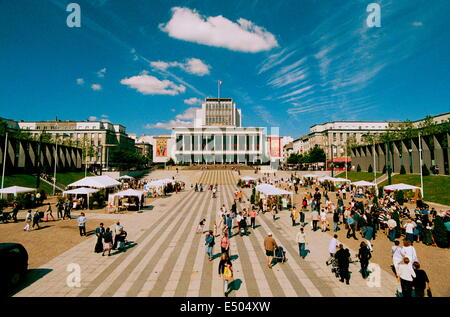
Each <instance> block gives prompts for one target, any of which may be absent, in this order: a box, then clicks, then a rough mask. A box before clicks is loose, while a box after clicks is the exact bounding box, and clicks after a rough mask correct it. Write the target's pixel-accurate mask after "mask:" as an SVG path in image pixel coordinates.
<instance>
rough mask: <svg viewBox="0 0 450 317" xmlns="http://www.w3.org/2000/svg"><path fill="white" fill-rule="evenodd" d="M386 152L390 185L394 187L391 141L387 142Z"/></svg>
mask: <svg viewBox="0 0 450 317" xmlns="http://www.w3.org/2000/svg"><path fill="white" fill-rule="evenodd" d="M386 152H387V173H388V183H389V185H392V175H391V173H392V170H391V144H390V142H389V140H388V141H387V142H386Z"/></svg>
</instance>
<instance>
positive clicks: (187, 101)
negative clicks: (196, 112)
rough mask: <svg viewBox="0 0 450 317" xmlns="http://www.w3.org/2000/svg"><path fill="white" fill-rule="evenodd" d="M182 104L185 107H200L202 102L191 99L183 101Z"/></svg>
mask: <svg viewBox="0 0 450 317" xmlns="http://www.w3.org/2000/svg"><path fill="white" fill-rule="evenodd" d="M184 103H185V104H187V105H201V104H202V101H201V100H200V99H198V98H195V97H192V98H189V99H184Z"/></svg>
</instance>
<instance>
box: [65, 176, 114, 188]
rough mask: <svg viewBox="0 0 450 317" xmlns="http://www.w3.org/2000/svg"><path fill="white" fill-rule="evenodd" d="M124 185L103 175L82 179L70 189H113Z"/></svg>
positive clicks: (70, 185) (71, 185)
mask: <svg viewBox="0 0 450 317" xmlns="http://www.w3.org/2000/svg"><path fill="white" fill-rule="evenodd" d="M120 185H122V184H121V183H120V182H118V181H116V180H115V179H114V178H112V177H110V176H107V175H101V176H88V177H85V178H82V179H80V180H78V181H76V182H74V183H72V184H69V185H68V186H69V187H93V188H111V187H116V186H120Z"/></svg>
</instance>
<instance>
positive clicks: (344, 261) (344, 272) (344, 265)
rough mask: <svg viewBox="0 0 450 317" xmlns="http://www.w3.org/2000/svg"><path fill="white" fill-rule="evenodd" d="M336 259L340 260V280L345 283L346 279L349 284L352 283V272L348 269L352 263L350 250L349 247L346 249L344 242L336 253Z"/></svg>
mask: <svg viewBox="0 0 450 317" xmlns="http://www.w3.org/2000/svg"><path fill="white" fill-rule="evenodd" d="M334 257H335V258H336V260H337V261H338V267H339V274H340V277H341V279H340V281H341V282H342V283H343V282H344V280H345V282H346V283H347V285H349V284H350V274H349V271H348V267H349V265H350V252H349V251H348V249H344V246H343V245H342V244H340V245H339V250H338V251H337V252H336V254H335V255H334Z"/></svg>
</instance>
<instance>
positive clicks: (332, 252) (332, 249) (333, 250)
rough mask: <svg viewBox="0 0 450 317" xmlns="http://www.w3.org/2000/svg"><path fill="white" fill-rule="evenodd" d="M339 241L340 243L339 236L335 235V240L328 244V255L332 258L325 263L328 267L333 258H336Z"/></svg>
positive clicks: (332, 239)
mask: <svg viewBox="0 0 450 317" xmlns="http://www.w3.org/2000/svg"><path fill="white" fill-rule="evenodd" d="M339 244H340V243H339V241H338V235H337V234H335V235H334V236H333V238H331V240H330V242H329V243H328V253H329V254H330V257H329V258H328V259H327V260H326V261H325V264H326V265H329V264H330V261H331V259H332V258H334V256H335V254H336V249H337V248H338V247H339Z"/></svg>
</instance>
